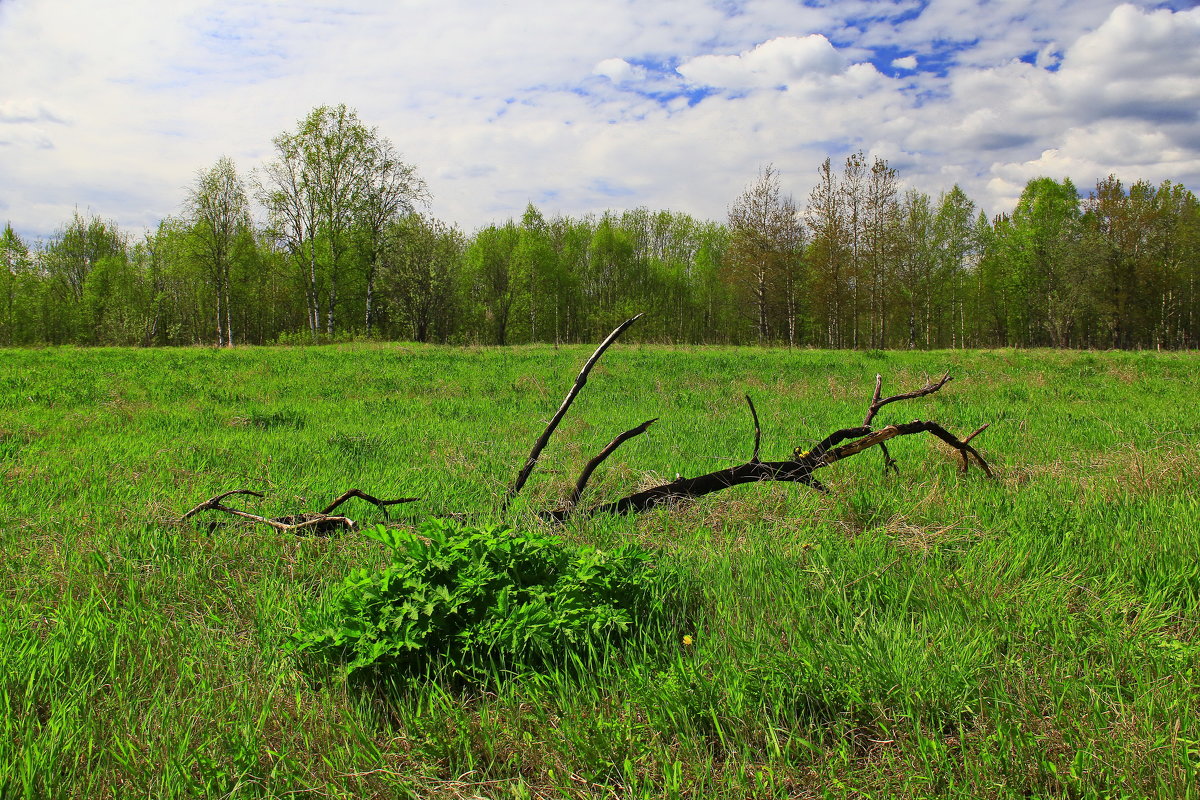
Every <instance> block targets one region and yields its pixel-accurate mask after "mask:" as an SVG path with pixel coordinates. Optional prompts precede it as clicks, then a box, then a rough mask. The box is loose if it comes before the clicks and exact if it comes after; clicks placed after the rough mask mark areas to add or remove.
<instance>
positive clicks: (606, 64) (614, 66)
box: [592, 58, 646, 83]
mask: <svg viewBox="0 0 1200 800" xmlns="http://www.w3.org/2000/svg"><path fill="white" fill-rule="evenodd" d="M592 74H593V75H600V76H603V77H605V78H608V79H609V80H610V81H612V82H613V83H627V82H629V81H633V80H637V79H639V78H642V77H645V74H646V70H644V69H642V68H641V67H635V66H634V65H633V64H630V63H629V62H628V61H626V60H625V59H623V58H606V59H604V60H603V61H601V62H600V63H599V64H597V65H596V66H595V67H594V68H593V69H592Z"/></svg>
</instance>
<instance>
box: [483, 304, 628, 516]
mask: <svg viewBox="0 0 1200 800" xmlns="http://www.w3.org/2000/svg"><path fill="white" fill-rule="evenodd" d="M641 316H642V315H641V314H638V315H636V316H633V317H630V318H629V319H627V320H625V321H624V322H622V323H621V324H620V325H618V326H617V327H616V328H615V329H614V330H613V332H612V333H610V334H609V335H608V338H607V339H605V340H604V341H603V342H601V343H600V346H599V347H597V348H596V352H594V353H592V357H591V358H589V359H588V360H587V363H585V364H584V365H583V369H581V370H580V371H579V376H578V377H576V378H575V383H574V385H572V386H571V389H570V391H568V392H567V396H566V397H565V398H563V401H562V405H560V406H559V407H558V411H556V412H555V413H554V416H553V417H552V418H551V419H550V422H549V423H548V424H547V425H546V429H545V430H544V431H542V435H541V436H539V437H538V440H537V441H536V442H534V444H533V449H532V450H530V451H529V458H527V459H525V466H523V467H521V471H520V473H518V475H517V480H516V481H515V482H514V483H513V485H512V488H511V489H509V490H508V494H506V495H505V496H504V502H503V503H502V504H501V511H504V510H507V509H508V506H509V504H510V503H512V500H513V498H514V497H516V496H517V494H518V493H519V492H520V491H521V489H522V487H524V486H525V482H526V481H527V480H529V476H530V474H532V473H533V468H534V467H535V466H537V462H538V458H539V457H540V456H541V454H542V450H544V449H545V448H546V445H547V444H548V443H549V441H550V437H551V436H552V435H553V434H554V429H555V428H557V427H558V423H560V422H562V418H563V416H564V415H566V413H567V409H569V408H570V407H571V403H573V402H575V397H576V395H578V394H579V392H580V390H581V389H583V387H584V386H586V385H587V378H588V373H589V372H591V371H592V367H594V366H596V362H597V361H599V360H600V356H602V355H604V351H605V350H607V349H608V348H609V346H610V345H611V344H612V343H613V342H615V341H616V340H617V338H618V337H619V336H620V335H621V334H622V333H624V332H625V329H626V328H628V327H629V326H630V325H632V324H633V323H635V322H637V321H638V320H639V319H641Z"/></svg>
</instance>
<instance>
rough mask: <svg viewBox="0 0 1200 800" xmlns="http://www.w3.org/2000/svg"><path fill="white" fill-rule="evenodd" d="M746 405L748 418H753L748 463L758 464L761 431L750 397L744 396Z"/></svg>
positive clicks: (756, 412)
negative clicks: (752, 437) (752, 432)
mask: <svg viewBox="0 0 1200 800" xmlns="http://www.w3.org/2000/svg"><path fill="white" fill-rule="evenodd" d="M746 405H748V406H750V416H751V417H753V418H754V452H753V453H751V454H750V463H751V464H757V463H758V446H759V445H760V444H762V429H761V428H759V426H758V410H757V409H755V408H754V401H753V400H751V399H750V395H746Z"/></svg>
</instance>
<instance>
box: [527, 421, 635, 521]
mask: <svg viewBox="0 0 1200 800" xmlns="http://www.w3.org/2000/svg"><path fill="white" fill-rule="evenodd" d="M655 422H658V417H655V418H654V419H648V420H646V421H645V422H643V423H642V424H641V425H638V426H637V427H636V428H630V429H629V430H627V431H625V432H624V433H622V434H620V435H619V436H617V438H615V439H613V440H612V441H611V442H609V443H608V444H607V445H605V447H604V449H603V450H601V451H600V452H599V453H598V454H597V455H596V457H595V458H593V459H592V460H591V461H589V462H588V463H587V464H586V465H584V467H583V472H581V473H579V480H577V481H576V482H575V491H573V492H571V497H570V499H568V500H567V504H566V506H564V507H563V508H562V509H561V510H559V511H552V512H550V514H549V516H550V518H552V519H554V520H555V521H557V522H562V521H564V520H566V518H567V517H569V516H570V515H571V511H572V510H573V509H574V508H575V506H576V505H578V504H579V498H581V497H583V490H584V489H586V488H587V484H588V481H589V480H590V479H591V477H592V473H593V472H595V471H596V468H597V467H599V466H600V465H601V464H603V463H604V460H605V459H606V458H608V457H609V456H611V455H612V454H613V453H614V452H615V451H616V449H617V448H618V447H620V446H621V445H623V444H625V442H627V441H629V440H630V439H632V438H634V437H635V436H641V435H642V434H643V433H645V432H646V431H647V430H648V429H649V428H650V426H651V425H653V424H654V423H655Z"/></svg>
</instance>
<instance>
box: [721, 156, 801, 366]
mask: <svg viewBox="0 0 1200 800" xmlns="http://www.w3.org/2000/svg"><path fill="white" fill-rule="evenodd" d="M803 248H804V227H803V225H802V224H801V222H800V218H799V214H798V212H797V211H796V204H795V203H794V202H793V201H792V198H791V197H790V196H788V195H785V194H784V193H783V190H782V188H781V187H780V182H779V173H778V172H777V171H776V170H775V168H774V167H773V166H771V165H768V166H766V167H763V169H762V170H761V171H760V172H759V175H758V179H757V180H756V181H755V182H754V183H752V184H751V185H750V186H748V187H747V188H746V190H745V191H744V192H743V193H742V194H741V195H739V196H738V198H737V199H736V200H735V201H734V202H733V205H732V206H730V209H729V246H728V249H727V251H726V253H725V258H726V263H727V265H728V268H729V274H730V276H731V277H732V280H733V282H734V283H735V285H736V286H737V287H738V289H739V291H740V293H741V295H742V296H743V297H744V298H746V304H747V306H748V307H749V310H750V314H749V316H750V317H751V318H752V320H753V323H754V329H755V336H756V338H757V340H758V342H759V343H760V344H763V343H766V342H769V341H772V340H780V341H786V342H787V343H788V344H789V345H795V344H797V343H798V340H797V324H798V320H799V318H800V314H801V310H800V300H801V295H802V292H803V280H802V278H803V276H802V272H801V270H802V262H801V258H802V255H803Z"/></svg>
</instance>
